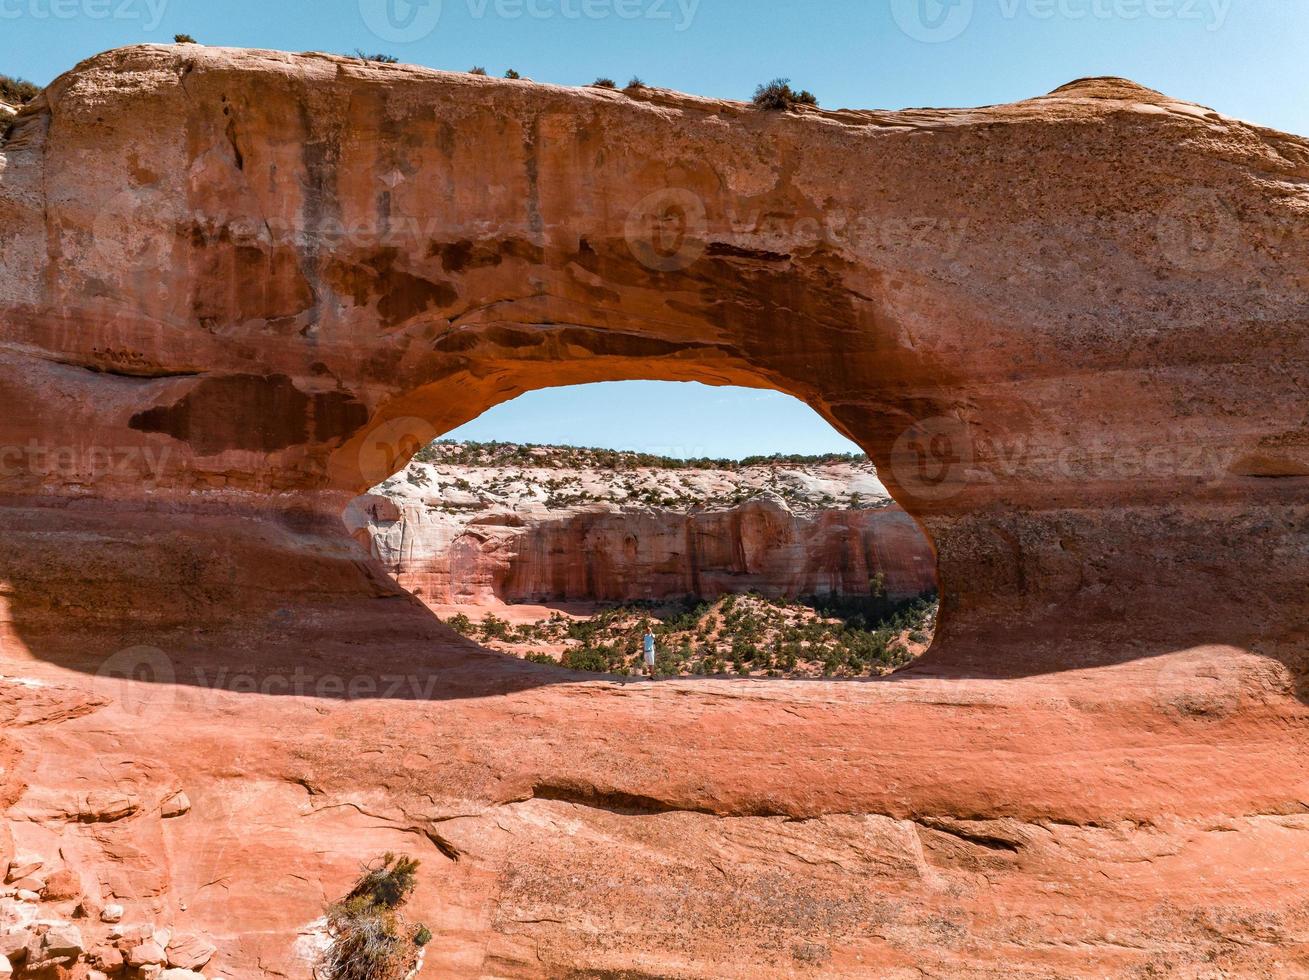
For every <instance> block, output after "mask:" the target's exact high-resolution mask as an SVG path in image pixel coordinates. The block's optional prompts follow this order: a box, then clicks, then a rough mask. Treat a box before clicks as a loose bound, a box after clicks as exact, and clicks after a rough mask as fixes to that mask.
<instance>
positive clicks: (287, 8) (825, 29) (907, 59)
mask: <svg viewBox="0 0 1309 980" xmlns="http://www.w3.org/2000/svg"><path fill="white" fill-rule="evenodd" d="M178 32H185V33H189V34H192V35H194V36H195V37H196V38H197V39H198V40H200V41H202V42H204V43H209V44H221V45H239V46H247V47H266V48H279V49H284V50H291V51H307V50H320V51H335V52H348V51H353V50H354V49H355V48H364V49H366V50H367V51H369V52H374V51H381V52H386V53H389V54H393V55H395V56H396V57H398V58H399V59H400V60H401V61H406V62H413V63H416V64H422V65H428V66H431V67H434V68H446V69H453V70H464V69H467V68H468V67H470V66H472V65H474V64H477V65H484V66H485V67H486V68H487V69H488V70H489V71H490V72H492V73H493V74H501V73H503V72H504V70H505V69H506V68H511V67H512V68H515V69H517V70H518V71H520V72H521V73H522V74H523V75H525V76H528V77H532V78H535V79H538V80H541V81H549V82H556V83H560V84H585V83H588V82H590V81H592V80H594V79H595V78H596V77H598V76H610V77H612V78H614V79H616V80H618V82H619V83H620V84H621V83H623V82H626V80H627V79H628V78H630V77H631V76H632V75H639V76H641V77H642V78H643V79H644V80H645V81H646V82H648V83H650V84H653V85H660V86H666V87H669V88H677V89H681V90H683V91H687V92H694V93H697V94H700V95H706V96H714V97H721V98H737V99H746V98H749V96H750V94H751V92H752V91H753V89H754V86H755V84H756V83H758V82H760V81H764V80H767V79H769V78H772V77H775V76H779V75H781V76H788V77H790V78H791V79H792V80H793V81H794V82H795V83H796V84H797V86H803V87H805V88H808V89H811V90H812V91H813V92H815V93H816V94H817V95H818V96H819V98H820V99H821V101H822V104H823V105H824V106H827V107H829V108H838V107H842V106H850V107H858V108H867V107H877V108H903V107H906V106H968V105H984V104H989V103H995V102H1006V101H1011V100H1014V99H1021V98H1024V97H1027V96H1032V95H1037V94H1041V93H1044V92H1048V91H1050V90H1051V89H1053V88H1056V87H1057V86H1059V85H1061V84H1063V83H1065V82H1068V81H1071V80H1072V79H1074V78H1079V77H1082V76H1086V75H1124V76H1127V77H1129V78H1132V79H1135V80H1136V81H1138V82H1140V83H1142V84H1144V85H1149V86H1151V87H1153V88H1157V89H1160V90H1162V91H1164V92H1167V93H1168V94H1170V95H1173V96H1175V97H1177V98H1181V99H1186V100H1189V101H1193V102H1199V103H1202V104H1204V105H1209V106H1212V107H1213V108H1215V109H1218V110H1219V111H1221V112H1225V113H1227V114H1229V115H1233V116H1238V117H1240V118H1244V119H1249V120H1251V121H1254V122H1258V123H1262V124H1264V125H1269V126H1274V127H1276V128H1279V129H1284V130H1288V131H1291V132H1297V133H1302V134H1309V56H1307V49H1306V38H1309V0H945V2H942V0H420V3H418V4H416V5H410V3H409V2H408V0H0V72H4V73H6V74H10V75H18V76H23V77H26V78H29V79H31V80H32V81H35V82H38V83H42V84H44V83H46V82H48V81H50V79H52V78H53V77H54V76H55V75H57V74H59V73H60V72H61V71H64V70H65V69H67V68H69V67H71V66H72V65H73V64H75V63H76V62H77V61H78V60H80V59H82V58H85V57H87V56H89V55H91V54H94V53H96V52H98V51H101V50H104V49H106V48H111V47H115V46H118V45H123V44H132V43H137V42H141V41H168V40H171V38H172V35H173V34H175V33H178ZM659 391H663V392H664V394H663V395H659V394H657V392H659ZM730 397H731V392H730V391H725V390H722V389H718V390H712V389H705V388H702V387H701V386H694V385H681V386H677V387H676V388H671V387H655V386H652V385H649V384H645V385H644V386H636V385H635V384H634V383H632V384H629V385H626V386H618V385H605V386H600V387H598V388H596V389H594V390H590V391H586V390H581V389H574V390H572V391H571V392H570V391H569V390H560V391H551V392H534V393H531V394H529V395H526V396H524V397H523V398H522V399H520V400H519V402H518V403H517V405H514V406H501V408H499V409H496V410H493V412H492V413H488V415H487V416H484V417H483V418H482V419H481V420H478V423H475V425H476V426H477V427H478V428H477V434H478V435H479V437H483V438H491V437H499V438H527V436H525V435H523V434H522V433H526V432H528V431H529V430H530V431H538V432H541V433H546V432H562V433H565V434H566V433H567V432H573V433H575V434H574V435H572V436H571V437H569V438H570V441H573V442H579V443H581V442H585V443H589V444H595V445H614V446H620V445H633V444H637V443H642V444H643V448H644V447H645V446H657V445H665V446H673V447H675V446H678V445H687V446H692V445H695V446H698V445H699V444H704V446H705V451H706V452H711V453H713V454H714V455H744V454H749V453H753V452H765V451H769V452H771V451H784V452H803V451H812V452H819V451H825V450H827V449H834V448H838V447H840V448H844V447H845V443H844V440H841V439H840V438H839V437H838V436H836V434H835V433H834V432H832V430H831V429H830V427H828V426H827V425H826V424H825V423H824V422H822V421H821V420H820V419H819V418H818V416H817V415H814V414H813V413H812V412H810V411H809V410H808V409H807V408H805V407H804V406H802V405H799V404H798V403H796V402H794V400H793V399H789V398H787V397H786V396H783V395H778V394H761V393H759V392H742V393H740V394H739V395H737V396H735V397H737V398H738V401H737V402H736V403H732V402H730V401H724V400H723V399H724V398H730ZM652 420H658V423H659V426H663V427H666V429H667V431H666V432H662V431H661V430H660V429H659V428H658V427H656V426H653V425H652V424H651V423H652ZM497 425H499V426H502V427H503V428H502V429H498V430H497V429H496V428H495V426H497ZM514 427H517V430H516V431H513V430H514ZM570 427H571V428H570ZM711 430H713V431H711ZM719 430H721V431H719ZM635 432H642V433H645V434H643V435H641V437H640V439H639V440H634V439H632V438H630V436H631V434H632V433H635ZM760 432H763V433H766V434H768V436H769V444H768V445H766V446H761V445H759V442H758V439H759V436H758V434H759V433H760ZM541 438H545V436H544V435H543V436H542V437H541ZM549 438H550V440H552V441H559V440H560V437H559V436H557V435H551V436H549ZM696 451H698V449H697V450H696Z"/></svg>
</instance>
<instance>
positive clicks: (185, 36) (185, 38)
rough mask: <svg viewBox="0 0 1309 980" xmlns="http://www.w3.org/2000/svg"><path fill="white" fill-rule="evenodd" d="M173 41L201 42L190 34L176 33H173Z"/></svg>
mask: <svg viewBox="0 0 1309 980" xmlns="http://www.w3.org/2000/svg"><path fill="white" fill-rule="evenodd" d="M173 43H174V44H197V43H199V42H197V41H196V39H195V38H193V37H192V36H191V35H190V34H174V35H173Z"/></svg>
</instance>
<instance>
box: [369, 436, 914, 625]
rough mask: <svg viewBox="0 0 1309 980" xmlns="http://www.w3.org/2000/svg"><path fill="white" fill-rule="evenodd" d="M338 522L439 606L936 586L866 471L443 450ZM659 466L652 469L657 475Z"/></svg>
mask: <svg viewBox="0 0 1309 980" xmlns="http://www.w3.org/2000/svg"><path fill="white" fill-rule="evenodd" d="M422 458H425V459H427V460H430V461H429V462H414V463H411V464H410V466H409V467H408V468H407V469H406V470H404V471H403V472H402V473H400V474H398V475H397V476H396V477H394V478H393V479H391V480H389V481H387V482H386V483H385V484H383V485H382V486H381V487H378V488H375V489H374V491H373V492H372V493H370V494H366V495H364V496H362V497H359V498H358V499H357V500H355V501H354V503H353V504H352V505H351V507H350V508H349V510H348V511H347V514H346V522H347V525H348V526H349V527H350V530H351V532H352V533H354V534H355V536H356V537H357V538H358V539H359V540H360V541H361V542H362V543H364V544H365V545H366V546H367V547H369V548H370V550H371V551H372V553H373V554H374V555H375V556H376V557H377V558H378V559H379V560H380V561H381V562H382V563H383V564H384V565H385V566H386V567H387V568H388V569H389V570H390V571H391V573H392V574H393V575H394V576H395V577H396V579H397V581H399V583H400V584H401V585H402V586H404V587H405V588H406V589H409V590H410V591H412V592H414V593H415V594H416V595H418V596H419V597H420V598H422V599H423V600H424V601H426V602H428V603H430V604H433V605H444V604H451V603H469V604H477V603H491V602H495V601H502V602H550V601H615V602H617V601H630V600H638V599H663V598H669V597H680V596H685V595H695V596H702V597H712V596H717V595H720V594H723V593H731V592H746V591H750V590H753V591H757V592H759V593H761V594H764V595H768V596H779V597H780V596H796V595H813V594H833V593H834V594H841V595H866V594H868V592H869V590H870V588H871V587H873V584H874V583H875V582H876V581H877V580H878V579H879V576H880V582H881V585H882V587H883V588H885V590H886V592H887V593H888V594H889V595H890V596H891V597H892V598H907V597H911V596H915V595H919V594H921V593H923V592H926V591H930V590H931V589H932V588H934V587H935V584H936V579H935V560H934V558H933V555H932V552H931V548H930V546H929V545H928V543H927V541H926V539H925V537H924V536H923V534H922V532H921V531H920V530H919V528H918V527H917V525H916V524H915V523H914V522H913V521H912V520H911V519H910V518H909V516H908V515H907V514H905V513H904V511H902V510H901V509H900V508H899V507H898V506H897V505H896V504H895V503H894V502H893V501H892V500H891V499H890V497H889V496H888V495H887V493H886V490H885V489H884V488H883V487H882V485H881V483H880V482H878V480H877V477H876V473H875V472H874V470H873V467H872V465H871V464H870V463H868V462H867V461H864V460H861V459H831V460H823V461H816V462H777V463H760V464H758V465H749V466H741V467H737V468H732V469H728V468H723V467H716V466H714V465H713V464H712V463H711V462H708V461H706V462H702V463H699V464H697V465H695V466H688V467H683V468H670V467H671V464H669V463H668V462H666V461H664V462H660V461H657V460H652V459H650V458H642V457H636V456H632V455H614V454H604V456H603V457H602V458H598V457H597V456H596V455H594V454H588V453H586V452H584V451H579V450H573V449H568V448H547V447H510V452H508V453H507V452H506V450H505V449H504V447H497V449H496V451H494V452H486V453H480V454H479V453H478V452H476V451H475V450H474V451H472V452H470V448H469V447H465V446H452V445H443V444H438V446H436V447H433V449H432V450H430V451H428V452H427V453H425V454H424V456H423V457H422ZM651 464H653V465H651Z"/></svg>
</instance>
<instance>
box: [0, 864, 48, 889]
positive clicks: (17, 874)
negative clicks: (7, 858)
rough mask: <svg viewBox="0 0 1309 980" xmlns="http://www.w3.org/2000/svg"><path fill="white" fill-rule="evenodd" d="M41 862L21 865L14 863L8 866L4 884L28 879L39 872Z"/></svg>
mask: <svg viewBox="0 0 1309 980" xmlns="http://www.w3.org/2000/svg"><path fill="white" fill-rule="evenodd" d="M42 865H43V862H41V861H23V862H22V863H21V864H20V863H19V862H17V861H15V862H14V863H13V864H11V865H9V872H8V873H7V874H6V875H5V884H12V883H13V882H15V881H17V880H18V879H19V878H30V877H31V876H32V875H34V874H36V873H37V872H38V871H40V870H41V868H42Z"/></svg>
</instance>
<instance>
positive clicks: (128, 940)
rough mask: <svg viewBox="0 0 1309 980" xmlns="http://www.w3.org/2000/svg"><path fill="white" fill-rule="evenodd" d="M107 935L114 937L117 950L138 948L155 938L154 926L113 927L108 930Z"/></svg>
mask: <svg viewBox="0 0 1309 980" xmlns="http://www.w3.org/2000/svg"><path fill="white" fill-rule="evenodd" d="M109 934H110V935H111V936H113V937H115V942H116V943H117V945H118V948H119V949H123V950H127V949H131V948H132V947H133V946H140V945H141V944H142V943H143V942H145V941H146V940H148V939H153V938H154V936H155V927H154V926H143V925H135V926H115V927H114V928H113V929H110V930H109Z"/></svg>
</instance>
